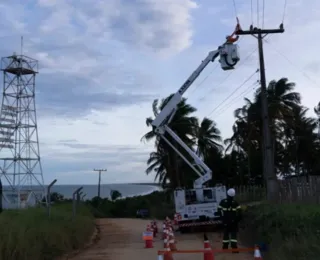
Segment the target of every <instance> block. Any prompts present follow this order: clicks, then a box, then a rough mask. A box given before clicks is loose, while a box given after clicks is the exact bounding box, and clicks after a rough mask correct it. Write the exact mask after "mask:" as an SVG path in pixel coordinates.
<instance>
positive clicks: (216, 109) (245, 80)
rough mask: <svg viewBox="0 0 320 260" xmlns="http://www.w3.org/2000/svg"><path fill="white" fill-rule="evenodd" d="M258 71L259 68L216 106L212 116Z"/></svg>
mask: <svg viewBox="0 0 320 260" xmlns="http://www.w3.org/2000/svg"><path fill="white" fill-rule="evenodd" d="M257 72H259V69H257V70H256V71H255V72H254V73H252V74H251V75H250V76H249V77H248V78H247V79H246V80H245V81H244V82H243V83H242V84H241V85H240V86H238V87H237V88H236V89H235V90H234V91H233V92H231V94H230V95H229V96H227V97H226V98H225V99H224V100H223V101H222V102H221V103H220V104H219V105H218V106H216V107H215V108H214V109H213V110H212V111H211V112H210V113H209V114H208V116H210V115H211V114H212V113H213V112H214V111H216V110H217V109H218V108H219V107H221V105H223V104H224V103H225V102H226V101H227V100H228V99H229V98H230V97H231V96H232V95H233V94H234V93H236V92H237V91H238V90H239V89H240V88H242V86H243V85H244V84H246V83H247V82H248V81H249V80H250V79H251V78H252V77H253V76H254V75H255V74H256V73H257Z"/></svg>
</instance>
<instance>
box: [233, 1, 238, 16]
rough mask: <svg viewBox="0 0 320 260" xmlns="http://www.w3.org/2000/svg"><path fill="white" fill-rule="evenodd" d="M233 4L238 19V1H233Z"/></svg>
mask: <svg viewBox="0 0 320 260" xmlns="http://www.w3.org/2000/svg"><path fill="white" fill-rule="evenodd" d="M232 2H233V8H234V14H235V16H236V17H238V11H237V5H236V0H232Z"/></svg>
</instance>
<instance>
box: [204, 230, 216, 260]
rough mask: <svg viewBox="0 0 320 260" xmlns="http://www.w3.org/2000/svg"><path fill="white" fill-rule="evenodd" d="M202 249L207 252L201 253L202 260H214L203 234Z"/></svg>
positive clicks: (205, 236) (208, 243)
mask: <svg viewBox="0 0 320 260" xmlns="http://www.w3.org/2000/svg"><path fill="white" fill-rule="evenodd" d="M203 247H204V250H208V252H204V253H203V260H214V255H213V252H212V249H211V245H210V242H209V239H208V237H207V235H206V234H203Z"/></svg>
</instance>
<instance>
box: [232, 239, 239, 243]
mask: <svg viewBox="0 0 320 260" xmlns="http://www.w3.org/2000/svg"><path fill="white" fill-rule="evenodd" d="M230 241H231V243H238V240H237V239H230Z"/></svg>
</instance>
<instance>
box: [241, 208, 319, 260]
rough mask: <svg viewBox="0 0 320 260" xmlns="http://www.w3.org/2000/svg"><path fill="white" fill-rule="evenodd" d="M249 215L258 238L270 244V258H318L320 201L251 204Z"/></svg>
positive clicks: (312, 259)
mask: <svg viewBox="0 0 320 260" xmlns="http://www.w3.org/2000/svg"><path fill="white" fill-rule="evenodd" d="M246 219H247V220H248V221H247V225H248V227H249V229H250V230H254V231H255V234H254V236H255V239H256V241H263V242H265V243H267V244H269V250H268V251H269V252H268V255H267V259H272V260H286V259H288V260H289V259H290V260H304V259H308V260H316V259H319V255H320V245H319V243H318V241H319V239H320V234H319V230H320V207H319V205H306V204H277V205H271V204H263V205H259V206H255V207H252V208H250V209H249V210H248V211H247V212H246Z"/></svg>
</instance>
